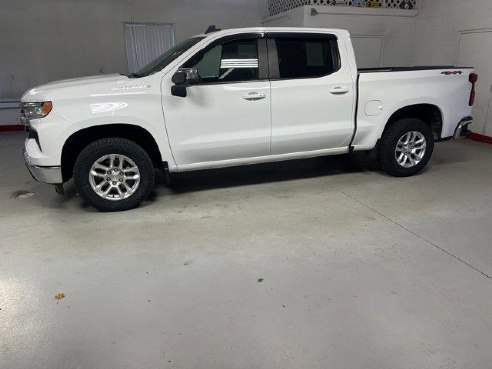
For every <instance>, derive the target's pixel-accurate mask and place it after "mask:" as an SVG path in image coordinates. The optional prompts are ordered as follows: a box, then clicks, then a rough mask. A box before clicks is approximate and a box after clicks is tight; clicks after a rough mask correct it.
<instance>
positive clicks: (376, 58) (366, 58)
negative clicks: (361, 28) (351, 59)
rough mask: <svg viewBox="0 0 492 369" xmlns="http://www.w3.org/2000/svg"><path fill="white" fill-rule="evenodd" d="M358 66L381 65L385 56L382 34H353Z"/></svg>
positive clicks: (373, 66)
mask: <svg viewBox="0 0 492 369" xmlns="http://www.w3.org/2000/svg"><path fill="white" fill-rule="evenodd" d="M352 45H353V46H354V52H355V57H356V60H357V67H358V68H377V67H381V61H382V56H383V37H382V36H352Z"/></svg>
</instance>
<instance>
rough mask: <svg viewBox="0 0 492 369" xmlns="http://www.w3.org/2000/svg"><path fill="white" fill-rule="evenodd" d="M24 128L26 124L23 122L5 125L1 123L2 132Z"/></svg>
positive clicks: (0, 129)
mask: <svg viewBox="0 0 492 369" xmlns="http://www.w3.org/2000/svg"><path fill="white" fill-rule="evenodd" d="M23 130H24V126H23V125H22V124H9V125H5V126H2V125H0V132H15V131H23Z"/></svg>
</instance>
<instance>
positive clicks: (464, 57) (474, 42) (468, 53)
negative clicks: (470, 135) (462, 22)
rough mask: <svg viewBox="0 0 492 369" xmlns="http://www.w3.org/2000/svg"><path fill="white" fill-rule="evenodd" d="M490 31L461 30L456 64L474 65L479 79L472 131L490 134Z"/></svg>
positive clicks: (491, 33) (491, 39)
mask: <svg viewBox="0 0 492 369" xmlns="http://www.w3.org/2000/svg"><path fill="white" fill-rule="evenodd" d="M491 60H492V32H463V33H461V35H460V40H459V44H458V53H457V56H456V65H458V66H465V67H468V66H469V67H475V68H476V69H477V73H478V78H479V81H478V83H477V98H476V102H475V106H474V109H473V118H474V120H475V122H474V123H473V127H472V131H473V132H476V133H481V134H485V135H488V136H492V122H491V120H492V111H491V104H490V97H491V91H492V63H491Z"/></svg>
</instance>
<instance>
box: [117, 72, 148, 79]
mask: <svg viewBox="0 0 492 369" xmlns="http://www.w3.org/2000/svg"><path fill="white" fill-rule="evenodd" d="M120 75H122V76H127V77H128V78H141V77H143V76H142V75H140V74H138V73H130V74H125V73H120Z"/></svg>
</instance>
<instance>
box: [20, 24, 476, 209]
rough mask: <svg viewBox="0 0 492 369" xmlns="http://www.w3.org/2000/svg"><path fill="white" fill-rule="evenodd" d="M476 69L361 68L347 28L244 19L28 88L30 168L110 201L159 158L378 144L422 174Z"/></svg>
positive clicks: (316, 152) (456, 116) (397, 171)
mask: <svg viewBox="0 0 492 369" xmlns="http://www.w3.org/2000/svg"><path fill="white" fill-rule="evenodd" d="M476 81H477V75H476V74H475V73H474V70H473V69H472V68H455V67H429V68H420V67H419V68H381V69H364V70H358V69H357V66H356V61H355V56H354V51H353V49H352V44H351V41H350V35H349V33H348V32H347V31H344V30H337V29H310V28H245V29H231V30H225V31H220V30H217V31H215V30H214V31H212V32H208V33H206V34H203V35H199V36H195V37H192V38H190V39H188V40H186V41H184V42H182V43H180V44H178V45H177V46H175V47H174V48H172V49H170V50H169V51H167V52H166V53H165V54H163V55H162V56H160V57H159V58H157V59H156V60H155V61H153V62H152V63H150V64H149V65H147V66H146V67H144V68H143V69H142V70H141V71H139V72H138V73H134V74H131V75H129V76H125V75H105V76H96V77H87V78H79V79H72V80H65V81H60V82H54V83H50V84H47V85H44V86H39V87H36V88H33V89H31V90H29V91H27V92H26V93H25V94H24V96H23V97H22V105H21V108H22V116H21V119H22V121H23V122H24V124H25V125H26V130H27V132H28V138H27V139H26V142H25V160H26V164H27V166H28V168H29V171H30V172H31V174H32V175H33V176H34V178H35V179H37V180H39V181H41V182H46V183H50V184H55V185H57V188H58V190H60V188H61V189H62V188H63V187H62V186H63V185H62V184H63V183H64V182H66V181H68V180H69V179H71V178H72V177H73V179H74V183H75V187H76V189H77V191H78V192H79V193H80V195H81V196H82V197H83V198H84V199H85V200H86V201H87V202H88V203H89V204H91V205H93V206H95V207H96V208H98V209H99V210H102V211H117V210H127V209H130V208H134V207H137V206H138V205H139V204H140V203H141V202H142V201H143V200H144V199H145V198H146V197H147V196H148V195H149V193H150V191H151V190H152V187H153V185H154V176H155V169H156V168H157V169H162V170H165V171H168V172H181V171H190V170H199V169H208V168H218V167H226V166H235V165H244V164H253V163H262V162H271V161H278V160H289V159H298V158H306V157H315V156H323V155H336V154H345V153H349V152H351V151H369V150H376V151H377V157H378V160H379V162H380V165H381V168H382V169H383V170H384V171H385V172H387V173H389V174H391V175H393V176H400V177H404V176H410V175H413V174H416V173H418V172H419V171H420V170H422V168H424V167H425V166H426V164H427V163H428V161H429V159H430V158H431V155H432V152H433V148H434V142H435V141H441V140H445V139H449V138H453V137H454V138H458V137H460V136H463V135H465V134H466V132H468V128H467V127H468V125H469V124H470V123H472V118H471V110H472V105H473V101H474V97H475V83H476Z"/></svg>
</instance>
